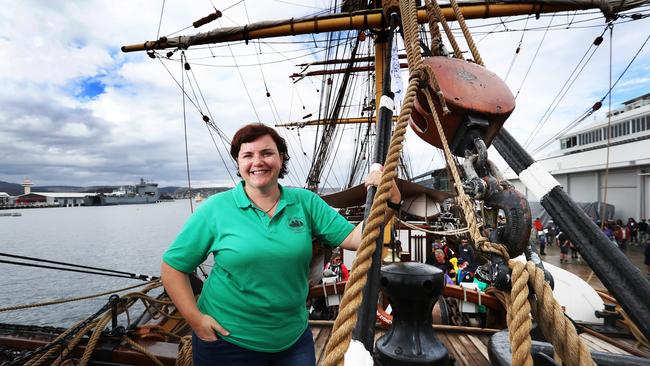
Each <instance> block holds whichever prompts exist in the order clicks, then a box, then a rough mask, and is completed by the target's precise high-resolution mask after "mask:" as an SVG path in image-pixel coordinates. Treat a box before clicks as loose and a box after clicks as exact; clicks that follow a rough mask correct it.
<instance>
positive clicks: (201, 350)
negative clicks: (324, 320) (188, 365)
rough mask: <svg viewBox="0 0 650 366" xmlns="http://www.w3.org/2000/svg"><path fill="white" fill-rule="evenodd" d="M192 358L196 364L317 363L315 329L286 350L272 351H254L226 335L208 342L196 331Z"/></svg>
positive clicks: (303, 365) (304, 365) (293, 365)
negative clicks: (229, 340)
mask: <svg viewBox="0 0 650 366" xmlns="http://www.w3.org/2000/svg"><path fill="white" fill-rule="evenodd" d="M192 361H193V363H194V366H210V365H218V366H236V365H242V366H314V365H316V355H315V353H314V339H313V337H312V333H311V328H309V327H307V330H305V333H303V334H302V336H300V338H298V340H297V341H296V343H294V344H293V346H291V347H289V348H287V349H286V350H284V351H280V352H275V353H269V352H257V351H251V350H249V349H246V348H242V347H239V346H236V345H234V344H232V343H230V342H228V341H226V340H224V339H222V338H219V339H217V340H216V341H214V342H205V341H202V340H201V339H199V337H197V336H196V334H194V332H192Z"/></svg>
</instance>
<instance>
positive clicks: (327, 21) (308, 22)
mask: <svg viewBox="0 0 650 366" xmlns="http://www.w3.org/2000/svg"><path fill="white" fill-rule="evenodd" d="M647 4H650V0H630V1H625V0H602V1H598V0H540V1H534V2H533V1H528V2H522V1H512V0H502V1H480V2H476V1H465V2H461V3H459V5H460V7H461V10H462V12H463V16H464V17H465V19H478V18H492V17H502V16H513V15H526V14H542V13H557V12H562V11H575V10H587V9H600V10H601V11H602V12H603V14H604V15H605V16H606V17H610V16H612V15H613V14H615V13H618V12H621V11H624V10H628V9H633V8H635V7H639V6H642V5H647ZM441 8H442V12H443V15H444V17H445V18H446V19H447V20H450V21H451V20H455V19H456V17H455V15H454V12H453V10H452V9H451V6H450V5H448V4H445V5H441ZM418 22H419V23H426V22H427V13H426V11H425V10H419V11H418ZM385 26H386V20H385V18H384V15H383V13H382V9H372V10H363V11H355V12H351V13H336V14H330V15H325V16H315V17H308V18H301V19H295V18H291V19H285V20H277V21H268V22H258V23H251V24H247V25H244V26H238V27H225V28H218V29H214V30H212V31H209V32H205V33H198V34H195V35H189V36H178V37H161V38H160V39H158V40H157V41H147V42H144V43H138V44H132V45H127V46H122V51H123V52H134V51H146V50H153V49H167V48H181V49H187V48H189V47H191V46H196V45H202V44H210V43H223V42H232V41H248V40H251V39H260V38H272V37H284V36H292V35H293V36H295V35H300V34H311V33H319V32H336V31H344V30H352V29H358V30H363V29H369V28H384V27H385Z"/></svg>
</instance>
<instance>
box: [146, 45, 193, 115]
mask: <svg viewBox="0 0 650 366" xmlns="http://www.w3.org/2000/svg"><path fill="white" fill-rule="evenodd" d="M156 59H158V61H160V64H161V65H163V67H164V68H165V70H167V73H168V74H169V76H171V78H172V80H174V82H175V83H176V85H177V86H178V87H179V88H180V89H181V91H182V92H183V94H185V95H186V96H187V97H188V99H189V101H190V103H192V105H193V106H194V108H196V110H197V111H199V113H200V112H201V108H199V106H198V105H196V104H194V101H193V100H192V99H191V98H190V97H189V95H187V92H186V91H185V89H184V88H183V86H182V85H181V83H179V82H178V80H176V77H174V75H173V74H172V72H171V71H170V70H169V68H168V67H167V65H165V63H164V62H163V60H162V58H161V57H156ZM182 65H183V64H182V63H181V66H182ZM181 75H182V73H181Z"/></svg>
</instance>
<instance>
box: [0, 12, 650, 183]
mask: <svg viewBox="0 0 650 366" xmlns="http://www.w3.org/2000/svg"><path fill="white" fill-rule="evenodd" d="M314 6H315V7H319V8H323V6H322V5H321V4H320V2H315V5H314ZM212 11H213V9H212V8H211V6H210V4H209V3H203V2H176V1H173V2H172V1H167V2H165V9H164V11H163V13H164V16H163V19H162V22H161V23H160V35H169V34H170V33H174V32H176V31H178V30H181V29H183V28H185V27H187V26H188V25H189V24H191V22H192V21H194V20H197V19H198V18H201V17H203V16H205V15H207V14H209V13H211V12H212ZM316 11H317V10H316V9H313V8H306V7H304V6H294V5H291V4H288V3H286V2H278V1H270V2H259V3H255V6H251V5H250V3H248V5H246V3H236V4H235V5H234V6H233V7H232V8H230V9H228V10H227V11H225V12H224V17H222V18H221V19H220V20H219V21H217V22H214V23H212V24H210V25H206V26H204V27H202V28H201V29H199V30H198V31H205V30H207V29H211V28H213V27H217V26H220V25H221V26H224V27H227V26H233V25H243V24H246V23H249V22H255V21H260V20H265V19H269V18H271V19H284V18H291V17H300V16H303V15H305V14H308V13H313V12H316ZM160 12H161V3H160V2H137V1H115V2H105V1H84V2H67V1H49V2H41V1H22V2H14V3H12V4H11V6H4V7H0V19H1V20H2V21H0V34H2V36H1V37H0V49H2V51H3V55H7V56H5V57H2V58H0V138H1V139H2V140H1V141H3V148H2V154H0V180H5V181H12V182H19V181H22V179H23V178H24V177H25V176H29V177H30V178H31V179H32V180H33V181H34V182H35V183H36V184H38V185H46V184H48V185H49V184H70V185H94V184H128V183H133V182H135V181H137V180H138V179H139V178H140V177H145V178H147V179H151V180H154V181H157V182H158V183H160V184H161V185H168V184H169V185H172V184H173V185H184V184H186V183H185V179H186V172H185V169H186V166H185V164H186V163H185V133H186V132H187V136H188V146H187V150H188V152H189V161H190V167H191V173H192V179H193V181H194V184H195V185H197V186H205V185H228V184H232V180H231V178H230V176H229V175H228V171H230V173H231V174H232V175H233V176H234V169H233V165H232V162H231V160H230V157H229V155H228V152H227V148H228V146H227V142H224V141H222V140H221V138H219V137H218V136H217V134H216V132H214V131H212V133H213V135H212V136H211V135H210V134H209V133H208V131H209V130H208V128H207V127H206V125H205V123H204V122H203V120H202V116H203V115H204V114H205V115H209V116H210V117H211V119H212V121H213V122H214V124H215V125H216V126H217V127H218V128H219V130H220V131H221V132H222V133H223V134H224V135H225V136H227V137H230V136H232V134H233V133H234V132H235V131H236V130H237V129H238V128H239V127H240V126H241V125H242V124H244V123H249V122H257V121H261V122H264V123H267V124H270V125H274V124H277V123H286V122H289V121H299V120H301V118H302V117H303V116H304V115H307V114H309V113H311V114H312V115H313V117H311V118H314V119H315V118H318V116H319V105H320V104H321V102H322V103H330V104H331V103H334V99H333V98H334V95H335V93H332V99H330V100H329V102H328V101H327V95H328V91H329V89H328V88H329V87H328V85H327V83H326V82H324V81H323V79H321V78H320V77H308V78H305V79H303V80H301V81H299V82H297V83H294V82H293V80H291V79H290V78H289V75H291V74H292V73H294V72H299V71H301V69H302V67H298V66H296V65H297V64H300V63H306V62H312V61H317V60H323V59H325V58H326V57H328V58H343V57H344V56H345V55H344V53H345V52H347V50H348V49H349V45H348V46H346V45H345V44H344V41H345V40H346V38H347V37H348V33H347V32H340V33H338V34H335V35H333V37H334V38H340V39H341V40H340V42H341V43H342V45H341V47H340V48H339V49H338V50H337V49H334V48H332V49H330V50H329V51H328V50H327V49H326V48H325V47H324V45H325V43H324V42H322V41H323V40H325V39H326V38H327V37H328V35H327V34H324V33H321V34H317V35H314V36H311V35H305V36H297V37H284V38H278V39H263V40H260V41H251V42H249V44H244V43H243V42H238V43H235V44H231V45H225V44H218V45H212V46H210V47H207V46H198V47H193V48H190V49H189V50H188V51H186V53H185V55H186V56H187V60H188V61H189V63H190V65H191V72H188V73H187V74H185V75H183V73H182V71H181V70H183V69H182V67H183V65H182V64H181V62H180V57H181V53H182V51H180V50H175V52H174V54H173V55H172V57H171V59H166V58H165V57H164V55H165V53H166V51H165V52H162V53H160V54H161V56H163V57H162V58H161V59H155V60H154V59H150V58H149V57H147V55H146V54H144V53H129V54H124V53H122V52H121V51H120V46H122V45H124V44H131V43H139V42H143V41H145V40H152V39H154V38H155V37H156V35H157V34H158V23H159V15H160ZM585 17H590V18H594V17H595V16H594V15H593V14H592V15H588V16H583V17H581V16H577V17H576V20H579V19H582V18H585ZM550 19H551V18H550V17H548V16H542V18H541V19H539V20H534V19H529V20H528V21H527V22H526V21H525V20H523V18H522V20H518V21H513V22H511V20H514V18H512V19H510V18H508V19H505V21H504V24H505V25H506V26H507V27H508V29H520V28H523V27H524V24H527V26H528V27H533V26H535V27H541V30H536V31H529V32H526V33H525V34H524V37H523V39H522V37H521V32H516V31H503V32H499V31H501V30H505V28H503V25H501V24H500V23H499V21H497V20H481V21H470V26H472V27H476V28H474V29H475V30H478V31H484V32H485V31H490V30H493V29H494V30H495V31H493V32H492V33H491V34H490V35H488V36H486V37H485V38H484V39H482V40H481V41H480V42H479V49H480V50H481V52H482V55H483V58H484V60H485V62H486V65H487V67H488V68H490V69H491V70H493V71H494V72H495V73H497V74H498V75H500V76H502V77H503V76H505V74H506V72H507V70H508V69H509V67H510V64H511V63H512V69H511V72H510V74H509V75H508V85H509V86H510V87H511V88H512V90H513V92H514V93H516V92H517V91H519V95H518V97H517V109H516V110H515V112H514V113H513V115H512V116H511V118H510V119H509V121H508V122H507V123H506V127H507V128H508V129H509V130H510V132H511V133H512V134H513V135H514V136H515V137H516V138H518V139H519V140H520V141H522V142H523V141H524V140H526V138H527V137H528V135H529V134H530V133H531V131H532V130H533V128H534V127H535V125H536V124H537V123H538V122H539V121H540V120H541V117H542V115H543V114H544V112H545V111H546V110H547V109H549V106H551V102H552V101H553V99H554V98H555V96H556V95H558V93H559V92H560V87H561V86H562V84H563V83H564V81H565V80H567V78H568V77H569V75H570V74H571V71H573V68H574V67H575V65H577V63H578V61H579V60H580V58H581V57H582V55H583V54H584V53H585V52H586V50H587V49H588V48H589V47H590V45H591V43H592V41H593V39H594V38H595V37H596V36H598V35H599V34H600V33H602V31H603V29H604V26H605V25H604V23H603V22H602V19H597V20H593V21H591V22H586V23H580V24H581V25H593V26H595V27H594V28H584V29H569V30H562V29H560V28H561V27H562V26H561V23H563V22H566V17H560V16H558V17H556V18H554V19H553V24H557V25H559V28H558V29H557V30H551V31H549V32H548V34H547V35H546V38H545V40H544V42H543V44H542V47H541V48H540V50H539V53H538V54H537V56H535V52H536V49H537V46H538V44H539V43H540V42H541V39H542V37H543V34H544V33H543V28H544V27H545V26H546V25H547V24H548V23H549V21H550ZM219 23H220V24H219ZM647 23H648V20H641V21H637V22H630V23H624V24H620V25H617V26H616V27H615V31H614V37H615V38H614V47H615V50H616V54H615V59H614V64H613V72H614V75H615V76H617V75H618V74H619V73H620V72H621V71H622V70H623V68H624V67H625V66H626V65H627V63H628V62H629V60H630V59H631V58H632V56H633V55H634V53H635V52H636V51H637V50H638V47H639V46H640V44H641V43H642V41H643V38H644V37H645V36H644V35H642V34H639V32H638V31H637V30H638V29H642V28H643V27H644V26H647ZM576 24H578V23H576ZM479 25H483V26H482V27H477V26H479ZM646 28H647V27H646ZM643 29H644V28H643ZM195 31H196V30H194V29H186V30H184V31H182V32H180V33H177V34H191V33H193V32H195ZM177 34H175V35H177ZM354 35H355V33H354V32H352V33H351V34H350V36H351V37H354ZM477 38H483V35H480V36H477ZM520 40H521V41H522V45H521V51H520V53H519V54H518V55H517V57H514V50H515V49H516V48H517V45H518V42H519V41H520ZM461 44H463V43H462V42H461ZM315 45H318V47H317V48H316V47H315ZM346 47H347V48H346ZM608 47H609V40H608V37H605V41H604V42H603V44H602V45H601V46H600V48H599V49H598V50H597V52H596V53H595V55H594V57H593V58H592V60H591V61H590V62H589V63H588V64H587V66H586V67H585V69H584V71H583V72H582V73H581V74H580V76H579V77H578V78H577V79H576V81H575V84H574V85H573V86H572V88H571V89H570V90H569V92H568V93H567V94H566V95H565V96H564V97H563V98H562V102H561V103H560V104H559V105H558V106H557V108H556V109H555V110H554V111H553V113H552V114H551V116H550V118H549V119H548V121H547V122H546V123H545V125H544V127H543V128H542V129H541V130H540V132H539V134H538V135H537V136H536V137H535V138H534V139H533V141H534V143H533V144H532V146H533V147H534V146H536V145H537V144H541V143H542V142H543V141H545V140H546V139H547V138H549V137H550V136H552V135H553V134H554V132H555V131H557V130H559V129H560V128H561V127H562V126H564V125H566V124H567V123H568V122H570V121H572V120H574V119H575V118H576V117H577V116H578V115H580V114H581V113H582V112H583V111H584V110H586V109H587V108H589V107H590V106H591V105H592V104H593V103H594V102H595V101H596V100H599V99H600V98H601V97H602V96H603V95H604V93H605V92H606V90H607V86H608V80H607V74H608V70H609V65H608V61H607V60H608ZM463 48H464V49H466V46H464V45H463ZM344 50H345V52H344ZM328 52H329V53H328ZM370 52H372V46H371V43H370V42H369V41H366V42H365V43H362V44H361V47H360V51H359V54H360V55H364V56H365V55H367V54H369V53H370ZM648 52H649V51H648V50H647V49H645V50H644V51H643V52H642V53H641V54H640V55H639V56H638V59H637V61H636V62H635V64H634V65H633V66H632V67H631V68H630V70H629V71H628V73H627V74H626V77H625V78H623V79H622V81H621V83H620V84H619V86H618V89H617V90H616V93H615V94H614V96H615V102H616V103H620V102H621V101H623V100H625V98H628V97H633V96H636V95H640V94H644V93H647V92H648V89H650V88H648V79H647V78H646V77H645V76H644V75H645V74H644V73H647V70H648V68H650V65H649V62H648V59H649V57H648ZM513 58H514V62H513ZM161 61H162V62H161ZM260 63H261V65H258V64H260ZM531 63H532V67H531V71H530V73H529V74H528V76H527V77H526V79H525V82H523V80H524V76H525V74H526V71H527V69H528V67H529V66H530V65H531ZM318 69H322V67H315V66H312V67H310V68H309V70H318ZM341 77H342V76H341V75H340V74H338V75H333V76H331V78H332V80H333V84H332V85H334V86H336V85H338V83H339V82H340V80H341ZM404 80H405V82H406V81H407V80H408V78H407V76H406V75H404ZM522 82H523V83H522ZM177 83H178V84H181V83H182V84H184V85H185V89H186V93H187V95H186V97H185V110H186V113H185V115H184V114H183V97H182V94H181V90H180V88H179V86H178V85H177ZM372 83H373V79H372V77H369V76H368V74H363V73H359V74H356V77H355V78H354V79H353V80H352V81H351V88H352V89H353V90H354V91H355V93H354V94H353V95H351V96H350V97H349V98H346V99H345V100H344V101H343V113H342V116H349V117H356V116H358V115H359V114H360V111H361V109H362V107H363V106H367V105H368V103H369V102H368V101H369V100H370V99H372V95H371V94H372V91H371V89H370V88H369V85H370V84H372ZM267 92H268V93H270V97H267ZM635 93H636V95H635ZM364 100H365V103H364ZM339 130H340V131H341V132H340V133H339V135H337V139H336V140H335V141H336V144H335V145H334V146H333V152H332V158H331V160H330V164H328V165H327V167H326V171H325V173H324V176H326V177H329V180H328V181H327V182H324V183H323V185H324V186H339V185H341V184H343V183H344V182H345V181H346V180H347V169H348V168H349V166H350V162H349V158H350V157H351V156H352V155H353V151H354V149H353V147H354V145H355V141H356V140H358V135H357V133H358V131H359V129H358V126H343V127H340V128H339ZM316 131H317V129H316V128H314V127H305V128H302V129H299V130H297V129H293V130H288V129H280V132H281V134H282V135H283V136H284V137H285V138H287V140H288V141H289V144H290V146H291V150H290V154H291V156H292V160H291V162H290V170H291V174H290V175H289V178H287V179H285V183H287V184H294V185H302V184H303V183H304V181H305V178H306V175H307V172H308V170H309V167H310V165H311V159H312V158H313V156H312V155H313V148H314V140H315V138H316ZM213 136H214V138H215V139H216V143H215V141H213ZM338 136H341V139H340V140H339V139H338ZM407 141H408V146H407V148H406V151H407V152H408V154H409V156H408V159H407V160H408V161H409V162H410V165H411V166H412V170H413V174H419V173H422V172H424V171H425V170H427V169H432V168H436V167H440V166H441V165H442V164H443V162H442V159H441V155H440V152H439V150H435V149H433V148H431V147H429V146H427V145H426V144H425V143H423V142H422V141H420V140H419V139H418V138H417V137H416V136H415V135H414V134H413V133H412V132H408V133H407ZM215 144H216V146H217V147H216V148H215ZM224 145H225V146H224ZM219 153H220V154H221V155H222V156H221V157H220V156H219ZM491 154H492V155H494V156H495V158H496V155H497V154H496V153H491ZM366 155H367V156H370V155H371V154H370V153H369V152H367V153H366ZM222 160H225V161H226V165H227V166H228V168H226V167H224V164H223V161H222ZM330 165H331V169H330Z"/></svg>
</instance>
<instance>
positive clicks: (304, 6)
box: [273, 0, 329, 12]
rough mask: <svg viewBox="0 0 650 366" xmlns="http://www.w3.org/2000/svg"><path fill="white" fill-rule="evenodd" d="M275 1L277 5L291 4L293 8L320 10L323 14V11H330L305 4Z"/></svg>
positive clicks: (281, 0)
mask: <svg viewBox="0 0 650 366" xmlns="http://www.w3.org/2000/svg"><path fill="white" fill-rule="evenodd" d="M273 1H274V2H276V3H282V4H289V5H293V6H301V7H303V8H309V9H316V10H318V11H319V12H321V11H326V12H327V11H328V10H329V9H326V8H321V7H318V6H310V5H304V4H296V3H292V2H291V1H283V0H273Z"/></svg>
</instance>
